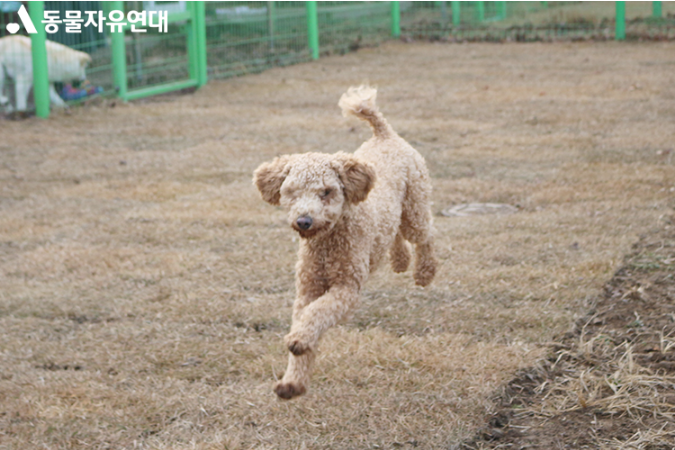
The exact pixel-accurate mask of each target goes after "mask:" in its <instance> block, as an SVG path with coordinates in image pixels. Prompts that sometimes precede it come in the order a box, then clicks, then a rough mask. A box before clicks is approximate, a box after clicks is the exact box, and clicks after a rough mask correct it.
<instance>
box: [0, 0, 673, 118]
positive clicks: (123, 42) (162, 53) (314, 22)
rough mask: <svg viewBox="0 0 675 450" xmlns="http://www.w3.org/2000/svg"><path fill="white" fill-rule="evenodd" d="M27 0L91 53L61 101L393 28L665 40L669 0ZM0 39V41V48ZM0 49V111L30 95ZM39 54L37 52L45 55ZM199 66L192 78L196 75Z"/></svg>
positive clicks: (464, 34)
mask: <svg viewBox="0 0 675 450" xmlns="http://www.w3.org/2000/svg"><path fill="white" fill-rule="evenodd" d="M31 3H33V4H37V3H41V4H42V3H43V4H44V10H45V16H49V15H51V16H52V17H57V18H59V20H60V21H58V22H55V23H52V22H50V21H48V20H39V21H38V23H37V24H36V25H37V26H38V27H42V28H46V31H47V39H48V40H50V41H54V42H58V43H60V44H63V45H65V46H67V47H68V48H70V49H73V50H78V51H81V52H85V53H86V54H88V55H89V56H90V58H91V61H90V62H89V64H88V67H87V69H86V70H87V72H86V78H87V81H86V82H84V83H85V84H84V85H81V84H80V83H81V82H83V80H77V79H73V80H71V79H65V78H63V76H61V77H59V76H56V75H54V74H50V76H49V82H50V83H52V85H53V93H52V103H56V102H55V101H54V100H55V99H54V97H53V94H54V93H55V94H56V95H58V96H60V98H63V99H64V100H66V101H69V102H75V101H82V100H86V99H87V98H90V97H91V95H104V96H120V97H121V98H123V99H125V100H128V99H133V98H139V97H142V96H146V95H154V94H157V93H161V92H168V91H171V90H175V89H179V88H182V87H195V86H199V85H201V84H203V82H205V79H206V76H208V78H211V79H216V78H226V77H231V76H238V75H242V74H247V73H255V72H259V71H262V70H265V69H268V68H270V67H275V66H284V65H288V64H295V63H298V62H303V61H309V60H311V59H313V58H316V57H319V56H325V55H329V54H343V53H346V52H349V51H354V50H356V49H358V48H360V47H366V46H373V45H377V44H379V43H381V42H383V41H385V40H388V39H391V38H392V37H398V36H399V34H400V36H401V37H402V38H403V39H404V40H411V39H423V40H443V41H505V40H506V41H533V40H559V39H570V40H579V39H615V38H625V39H633V40H635V39H652V40H654V39H657V40H658V39H663V40H673V39H675V2H520V1H514V2H504V1H495V2H480V1H478V2H455V1H447V2H446V1H433V2H276V1H263V2H260V1H259V2H250V1H235V2H184V1H173V2H172V1H163V2H153V1H126V2H120V1H118V2H97V1H66V2H56V1H52V2H31ZM22 5H23V6H24V7H25V6H27V5H28V2H23V3H22V2H16V1H13V2H5V1H0V37H2V36H9V35H11V34H14V33H17V34H19V35H21V34H23V35H26V36H27V35H28V33H27V29H26V28H25V27H24V28H21V29H19V28H20V27H19V25H18V24H20V23H21V22H22V21H23V19H22V18H21V17H20V14H19V13H18V12H19V9H20V8H21V6H22ZM312 5H313V6H312ZM28 6H29V7H30V6H34V5H28ZM310 6H312V7H311V8H310ZM29 9H30V8H29ZM115 10H119V11H120V13H121V14H122V18H123V19H125V22H124V23H125V25H124V26H123V27H121V28H120V27H118V28H117V29H115V27H114V26H113V25H112V23H111V21H112V20H113V19H114V17H111V16H110V14H114V11H115ZM155 13H156V14H160V16H156V17H161V14H162V13H164V14H166V16H165V19H166V20H165V23H164V25H162V24H161V23H160V25H159V26H158V25H157V23H154V24H153V20H152V17H151V15H152V14H155ZM73 14H75V15H78V16H81V17H88V16H90V15H93V14H99V15H101V16H102V17H103V18H104V20H108V22H105V23H103V22H101V21H99V22H98V23H96V22H94V23H93V24H89V26H82V27H81V28H80V30H79V32H78V33H73V32H68V31H67V23H66V22H67V20H66V18H67V17H69V15H71V16H72V15H73ZM129 14H143V15H146V14H147V15H148V16H149V17H148V18H147V19H148V20H146V21H144V22H142V23H141V24H140V25H139V24H138V23H131V20H126V19H130V16H129ZM199 14H202V15H203V18H202V19H200V16H199ZM144 17H145V16H144ZM624 18H625V20H624ZM399 21H400V22H399ZM155 22H157V20H155ZM24 25H25V24H24ZM137 25H138V27H136V26H137ZM17 30H18V32H17ZM200 39H203V45H200V42H201V40H200ZM5 40H6V38H4V39H2V40H0V48H3V47H2V43H3V42H5ZM4 48H5V50H4V51H3V53H1V54H0V61H1V65H2V72H1V73H0V78H1V80H0V81H2V84H0V111H2V110H4V111H11V110H15V109H17V106H18V109H22V108H26V109H30V108H31V105H32V102H31V100H30V97H32V96H31V95H28V97H29V98H28V99H27V100H26V101H23V100H22V101H20V102H17V98H16V97H17V92H18V91H19V90H21V91H22V94H21V96H23V95H24V94H23V90H25V84H26V83H28V84H29V85H30V84H31V83H32V80H26V79H22V77H21V73H20V72H21V70H18V72H17V67H21V65H22V64H23V65H27V64H32V59H31V58H28V57H27V56H26V54H25V53H22V51H20V50H16V49H18V48H19V47H17V46H16V45H15V46H13V47H12V48H14V50H9V46H8V45H5V46H4ZM50 48H51V47H50ZM50 51H52V50H50V49H49V48H48V49H47V53H48V54H49V53H50ZM48 56H49V55H48ZM201 58H203V59H204V60H205V61H204V62H203V63H201V62H200V60H201ZM12 61H14V64H12ZM200 64H201V65H200ZM202 65H203V66H204V67H202ZM49 70H50V72H52V71H53V70H54V69H53V68H50V69H49ZM202 71H203V73H204V77H203V78H204V81H203V82H201V81H198V78H199V77H200V73H201V72H202ZM24 72H26V71H25V70H24ZM24 78H25V77H24ZM22 83H23V84H22Z"/></svg>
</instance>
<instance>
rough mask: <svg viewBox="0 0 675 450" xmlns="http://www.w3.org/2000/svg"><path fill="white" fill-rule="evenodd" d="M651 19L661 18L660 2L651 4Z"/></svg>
mask: <svg viewBox="0 0 675 450" xmlns="http://www.w3.org/2000/svg"><path fill="white" fill-rule="evenodd" d="M652 17H658V18H660V17H663V10H662V9H661V2H652Z"/></svg>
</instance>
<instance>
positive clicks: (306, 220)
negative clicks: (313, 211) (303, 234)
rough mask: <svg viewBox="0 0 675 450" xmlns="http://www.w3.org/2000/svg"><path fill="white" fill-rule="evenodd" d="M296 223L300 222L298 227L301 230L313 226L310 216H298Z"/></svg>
mask: <svg viewBox="0 0 675 450" xmlns="http://www.w3.org/2000/svg"><path fill="white" fill-rule="evenodd" d="M296 223H297V224H298V228H300V229H301V230H309V228H310V227H311V226H312V218H311V217H309V216H301V217H298V220H297V221H296Z"/></svg>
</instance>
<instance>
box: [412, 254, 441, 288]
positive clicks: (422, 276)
mask: <svg viewBox="0 0 675 450" xmlns="http://www.w3.org/2000/svg"><path fill="white" fill-rule="evenodd" d="M436 266H437V262H436V260H435V259H434V258H429V259H428V260H426V261H421V262H420V264H418V265H417V267H415V273H414V274H413V278H415V284H416V285H418V286H428V285H429V284H431V282H432V281H433V279H434V277H435V276H436Z"/></svg>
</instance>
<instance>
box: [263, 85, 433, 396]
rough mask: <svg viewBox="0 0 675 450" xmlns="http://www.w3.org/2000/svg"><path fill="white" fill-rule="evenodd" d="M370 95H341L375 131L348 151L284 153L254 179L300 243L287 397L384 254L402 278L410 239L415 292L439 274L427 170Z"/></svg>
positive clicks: (284, 384)
mask: <svg viewBox="0 0 675 450" xmlns="http://www.w3.org/2000/svg"><path fill="white" fill-rule="evenodd" d="M376 95H377V91H376V90H375V89H373V88H370V87H367V86H361V87H358V88H350V89H349V90H348V91H347V92H346V93H345V94H344V95H343V96H342V98H341V99H340V102H339V105H340V107H341V108H342V112H343V114H344V115H345V116H347V115H353V116H356V117H358V118H360V119H362V120H364V121H366V122H368V124H369V125H370V127H371V128H372V130H373V136H372V137H371V138H370V139H369V140H368V141H366V142H365V143H363V144H362V145H361V147H360V148H359V149H358V150H357V151H356V152H354V154H348V153H343V152H338V153H336V154H332V155H330V154H323V153H304V154H296V155H285V156H280V157H278V158H276V159H274V160H273V161H271V162H268V163H264V164H262V165H261V166H260V167H258V169H257V170H256V171H255V173H254V176H253V182H254V184H255V185H256V186H257V187H258V189H259V191H260V194H261V196H262V198H263V200H265V201H266V202H268V203H271V204H272V205H282V206H284V207H285V208H286V209H287V210H288V220H289V223H290V225H291V227H293V228H294V229H295V230H296V231H298V233H299V234H300V236H301V237H302V239H301V244H300V250H299V255H298V256H299V260H298V263H297V266H296V290H297V297H296V300H295V303H294V305H293V324H292V326H291V331H290V333H289V334H288V335H287V336H286V338H285V341H286V345H287V347H288V349H289V351H290V354H289V362H288V368H287V370H286V373H285V374H284V377H283V379H282V380H281V381H280V382H278V383H277V385H276V387H275V391H276V393H277V395H278V396H279V397H281V398H283V399H290V398H293V397H295V396H298V395H302V394H304V393H305V392H306V390H307V386H308V385H309V378H310V373H311V369H312V364H313V362H314V358H315V353H316V348H317V344H318V341H319V338H320V337H321V335H322V334H323V333H324V332H325V331H326V330H327V329H328V328H330V327H332V326H334V325H336V324H337V323H338V322H339V321H340V320H342V319H343V318H344V317H345V316H346V315H347V313H348V312H349V311H350V310H352V309H353V308H354V307H355V306H356V304H357V303H358V299H359V293H360V291H361V288H362V287H363V285H364V284H365V282H366V280H367V279H368V275H369V274H370V273H371V272H373V271H374V270H375V269H376V268H377V267H378V266H379V265H380V263H381V262H382V260H383V259H384V258H385V256H386V254H387V252H389V255H390V261H391V266H392V268H393V270H394V271H395V272H404V271H406V270H407V269H408V266H409V265H410V262H411V260H412V254H411V249H410V244H409V243H412V244H414V245H415V263H414V272H413V276H414V278H415V282H416V283H417V284H418V285H420V286H426V285H428V284H429V283H431V281H432V279H433V278H434V275H435V273H436V265H437V262H436V258H435V257H434V251H433V242H432V241H433V233H432V218H431V210H430V207H429V202H430V195H431V183H430V181H429V173H428V171H427V168H426V165H425V163H424V159H423V158H422V156H421V155H420V154H419V153H418V152H417V151H416V150H415V149H413V148H412V147H411V146H410V145H409V144H408V143H407V142H406V141H405V140H403V138H401V137H400V136H399V135H398V134H396V132H395V131H394V130H393V129H392V128H391V126H390V125H389V124H388V123H387V121H386V120H385V119H384V117H383V116H382V114H381V113H380V112H379V111H378V109H377V106H376V105H375V97H376Z"/></svg>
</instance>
